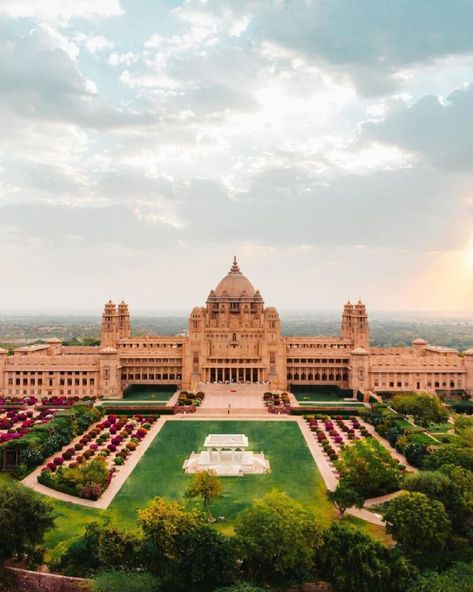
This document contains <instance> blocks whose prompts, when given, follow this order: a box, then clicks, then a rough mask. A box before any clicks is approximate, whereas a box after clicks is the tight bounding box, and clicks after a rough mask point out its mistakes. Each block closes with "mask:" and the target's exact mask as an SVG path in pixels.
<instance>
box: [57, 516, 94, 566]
mask: <svg viewBox="0 0 473 592" xmlns="http://www.w3.org/2000/svg"><path fill="white" fill-rule="evenodd" d="M100 528H101V526H100V524H99V523H98V522H91V523H90V524H87V525H86V527H85V532H84V534H83V535H82V536H81V537H80V538H79V539H77V540H75V541H73V542H72V543H71V544H70V545H69V547H68V548H67V549H66V551H65V552H64V553H63V554H62V555H61V557H60V558H59V560H58V561H55V562H53V564H52V565H51V567H52V568H53V569H54V571H58V572H60V573H62V574H64V575H66V576H74V577H87V576H89V575H90V574H91V573H93V572H94V571H95V570H97V569H99V568H100V560H99V535H100Z"/></svg>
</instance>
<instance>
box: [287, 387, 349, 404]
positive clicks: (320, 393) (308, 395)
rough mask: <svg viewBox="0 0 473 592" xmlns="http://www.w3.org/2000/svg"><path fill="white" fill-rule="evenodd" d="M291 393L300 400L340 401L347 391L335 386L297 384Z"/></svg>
mask: <svg viewBox="0 0 473 592" xmlns="http://www.w3.org/2000/svg"><path fill="white" fill-rule="evenodd" d="M291 393H292V394H293V395H294V397H295V398H296V399H297V400H298V401H337V402H340V401H342V400H343V398H344V397H345V396H346V393H343V391H340V390H339V389H337V388H333V387H331V388H330V387H329V388H327V387H324V386H321V387H317V386H297V385H294V386H293V387H292V388H291Z"/></svg>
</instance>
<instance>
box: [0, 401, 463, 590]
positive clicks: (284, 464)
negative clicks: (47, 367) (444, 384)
mask: <svg viewBox="0 0 473 592" xmlns="http://www.w3.org/2000/svg"><path fill="white" fill-rule="evenodd" d="M267 400H269V397H267ZM272 402H273V405H274V404H276V400H275V398H274V396H273V397H272ZM8 403H9V405H8V406H11V405H10V404H11V403H12V404H13V405H14V406H16V408H15V409H6V408H5V407H4V411H2V415H1V416H0V422H1V423H0V438H1V437H2V434H3V438H4V440H3V443H2V444H0V447H5V446H8V447H9V449H10V450H12V449H13V450H14V451H16V454H17V455H18V459H19V461H20V462H19V465H18V466H17V468H16V470H15V471H14V472H13V473H9V474H7V473H3V474H1V476H0V509H1V510H3V511H0V528H1V531H2V533H3V535H2V540H1V542H0V553H1V556H2V558H3V559H8V558H10V557H12V556H13V557H16V558H17V559H20V560H22V561H23V563H24V564H25V565H27V566H29V567H35V566H38V565H40V564H42V563H43V562H46V564H47V565H49V568H50V569H51V570H53V571H56V572H59V573H63V574H66V575H74V576H79V577H84V578H89V582H90V583H89V587H90V590H96V591H97V592H101V591H103V592H106V591H107V592H113V591H115V590H116V591H118V590H120V592H121V591H123V590H125V591H126V590H135V591H141V590H143V591H144V590H151V591H153V590H156V592H158V591H159V592H161V591H162V592H167V591H168V590H169V591H171V590H183V591H184V590H186V591H187V590H195V591H196V592H200V591H202V592H213V591H214V590H216V589H219V590H220V589H226V590H232V591H233V592H235V591H238V592H240V591H241V592H243V591H249V590H263V589H264V590H268V589H273V588H274V589H278V590H281V589H285V586H286V585H287V586H289V584H291V583H297V582H304V581H317V580H321V581H325V582H328V583H329V584H330V585H331V586H332V590H334V592H355V591H356V592H358V591H362V592H363V591H366V592H368V591H369V592H371V591H375V592H377V591H379V592H418V591H420V592H427V590H429V592H430V591H431V590H433V591H436V590H438V591H439V592H440V591H442V592H460V591H464V590H466V591H468V590H471V586H470V584H471V581H472V573H473V569H472V567H471V562H472V561H473V418H470V417H468V415H460V414H453V415H452V413H451V411H449V410H448V409H447V408H446V407H445V406H444V405H442V403H441V401H440V400H439V399H437V398H434V397H431V396H428V395H422V394H412V393H401V394H398V395H395V396H393V397H390V398H389V400H386V401H385V402H384V403H376V404H373V405H371V407H370V408H369V409H368V408H365V410H360V411H358V410H356V412H352V413H350V412H349V411H345V412H343V413H331V412H326V411H323V412H321V413H312V412H311V413H309V414H305V416H304V418H303V419H302V418H301V419H300V420H299V421H303V423H304V425H305V428H304V429H306V430H307V431H308V433H309V435H310V437H311V439H312V441H313V444H314V446H315V447H316V448H317V450H318V454H319V455H320V457H321V458H322V459H323V462H324V463H327V465H328V466H329V467H330V470H331V473H332V475H333V477H334V478H335V479H336V483H337V485H336V487H335V488H334V489H333V490H332V491H327V489H326V486H325V482H324V479H323V478H322V474H321V472H320V470H319V467H318V466H317V465H316V464H315V463H314V459H313V457H312V454H311V452H310V450H309V448H308V446H307V443H306V441H305V439H304V436H303V433H302V432H301V428H300V427H299V423H298V422H296V421H294V420H289V421H284V420H279V419H277V420H273V421H261V420H257V421H248V420H245V421H243V420H242V421H238V420H230V421H228V420H219V419H215V420H200V421H199V420H192V418H191V417H190V418H187V419H186V420H184V421H183V420H171V421H167V422H166V423H164V425H163V426H162V428H161V429H160V431H159V433H157V435H155V436H154V435H150V434H149V432H152V433H153V426H155V425H156V426H157V425H158V424H157V423H156V422H157V421H158V419H159V418H158V417H157V415H145V414H141V413H139V412H137V413H130V412H128V411H126V412H124V413H120V414H115V413H104V411H103V410H101V409H100V407H94V406H92V405H91V404H90V403H91V402H87V403H86V404H83V403H82V402H81V403H80V404H77V401H75V402H72V404H70V402H68V401H58V400H55V401H42V402H41V403H44V405H39V404H38V403H39V402H37V401H36V402H32V401H29V402H23V401H21V402H20V403H21V405H20V406H19V407H18V403H19V401H14V402H8ZM74 403H76V404H74ZM284 404H285V401H284V400H283V397H282V396H280V397H279V402H278V403H277V405H281V406H284ZM49 405H51V406H49ZM54 405H55V406H54ZM329 407H330V406H328V407H327V408H329ZM301 425H302V424H301ZM209 433H233V434H242V433H243V434H246V435H247V436H248V440H249V441H250V442H251V447H252V449H253V450H255V451H260V450H262V451H264V453H265V455H266V456H267V457H268V459H269V461H270V466H271V471H270V472H269V473H266V474H260V475H251V474H250V475H245V476H244V477H218V476H216V475H215V474H213V473H212V471H209V472H204V473H205V474H204V473H197V474H195V475H187V474H185V472H184V471H183V469H182V466H183V462H184V460H185V459H186V458H187V457H189V455H190V453H191V452H192V451H197V450H199V447H201V445H202V442H203V441H204V439H205V437H206V436H207V435H208V434H209ZM5 435H6V436H7V439H5ZM12 436H13V437H12ZM143 446H145V447H146V446H148V447H147V449H146V451H145V452H144V454H143V455H142V456H141V457H140V455H139V451H140V447H143ZM0 449H1V448H0ZM137 454H138V457H136V458H139V461H138V463H137V465H136V467H135V468H134V470H133V471H132V472H131V474H130V475H129V476H128V478H127V479H126V481H125V483H124V484H123V486H122V487H121V488H120V490H119V491H118V493H117V494H116V495H115V497H114V498H113V500H112V501H111V503H110V504H109V505H108V507H107V508H106V509H96V508H93V507H85V506H80V505H78V504H74V503H72V504H71V503H68V502H65V501H60V500H58V499H52V498H48V497H47V496H44V495H40V494H38V493H36V492H34V491H32V490H31V489H29V488H26V487H24V486H22V485H21V484H19V483H18V482H17V481H16V480H15V475H16V477H20V478H22V477H24V476H25V475H27V474H28V473H31V472H32V471H35V473H34V475H36V474H37V473H39V481H40V482H41V483H42V484H44V485H45V486H47V487H49V488H54V489H55V490H58V491H62V492H65V493H67V494H71V495H74V496H79V497H80V496H82V497H85V498H88V499H92V500H93V499H97V498H98V499H100V497H101V495H103V494H104V492H105V491H106V489H107V486H108V485H109V484H110V483H111V482H113V480H114V479H116V478H117V475H119V474H120V471H123V470H124V469H125V468H126V467H127V463H129V462H131V459H133V458H135V455H137ZM402 458H405V459H406V461H405V462H401V460H400V459H402ZM92 484H93V486H92ZM97 486H99V487H97ZM377 496H387V497H383V498H382V500H381V501H380V502H379V503H378V505H377V506H374V507H373V506H372V505H371V501H370V500H372V498H377ZM383 500H384V501H383ZM363 507H365V511H366V509H367V510H369V511H372V512H375V513H376V514H378V515H381V516H382V517H383V519H384V527H383V526H377V525H376V524H375V523H369V522H365V521H363V520H361V519H359V518H354V517H353V516H351V515H349V514H348V513H347V510H348V509H350V508H363ZM209 519H210V520H211V521H210V522H209ZM243 582H245V583H244V584H243ZM281 586H282V588H281ZM468 586H470V587H468Z"/></svg>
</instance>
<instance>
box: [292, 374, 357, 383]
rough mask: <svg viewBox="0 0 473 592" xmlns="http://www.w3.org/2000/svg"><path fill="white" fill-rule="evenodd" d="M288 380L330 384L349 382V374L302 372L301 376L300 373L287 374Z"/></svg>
mask: <svg viewBox="0 0 473 592" xmlns="http://www.w3.org/2000/svg"><path fill="white" fill-rule="evenodd" d="M287 379H288V380H308V381H309V382H310V381H316V382H319V381H328V382H342V381H343V382H348V374H347V373H343V374H342V373H339V372H337V373H331V372H330V373H326V372H322V373H319V372H315V373H312V372H309V373H306V372H301V373H300V374H299V372H294V373H292V372H288V374H287Z"/></svg>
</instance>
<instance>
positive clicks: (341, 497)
mask: <svg viewBox="0 0 473 592" xmlns="http://www.w3.org/2000/svg"><path fill="white" fill-rule="evenodd" d="M327 499H328V500H329V501H330V502H332V504H333V505H334V506H335V507H336V508H337V510H338V513H339V515H340V518H343V515H344V514H345V512H346V510H348V508H352V507H353V506H356V507H357V508H362V507H363V504H364V502H365V500H364V499H363V498H362V497H361V495H360V494H359V493H358V492H357V491H356V490H355V489H354V488H353V487H351V486H350V485H349V484H348V483H346V481H344V480H343V479H341V480H340V481H339V483H338V485H337V488H336V489H335V490H334V491H327Z"/></svg>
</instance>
